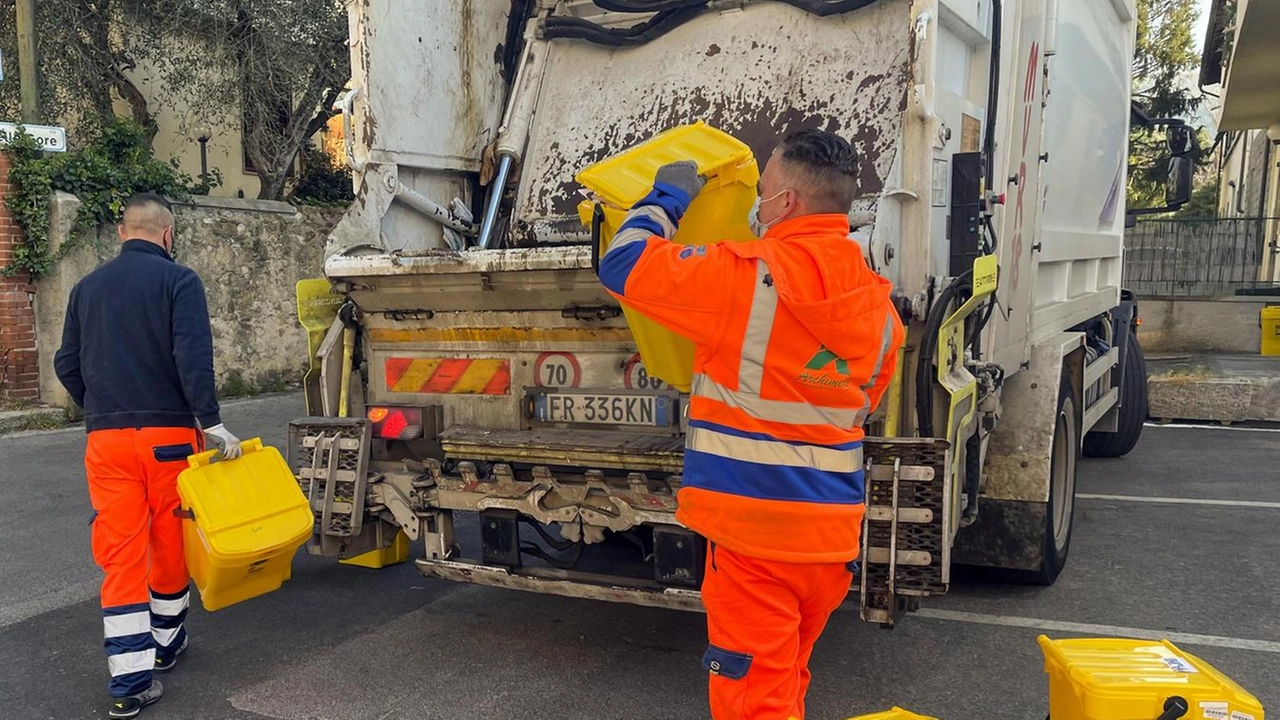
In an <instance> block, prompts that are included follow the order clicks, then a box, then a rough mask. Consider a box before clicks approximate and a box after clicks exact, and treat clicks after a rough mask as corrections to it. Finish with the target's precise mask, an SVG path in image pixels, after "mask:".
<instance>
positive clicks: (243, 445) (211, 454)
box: [187, 437, 262, 468]
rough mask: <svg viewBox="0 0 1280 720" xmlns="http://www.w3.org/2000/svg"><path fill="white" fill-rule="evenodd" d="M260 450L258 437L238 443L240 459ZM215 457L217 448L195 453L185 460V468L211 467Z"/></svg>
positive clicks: (260, 442) (260, 443) (260, 439)
mask: <svg viewBox="0 0 1280 720" xmlns="http://www.w3.org/2000/svg"><path fill="white" fill-rule="evenodd" d="M260 450H262V438H260V437H256V438H249V439H248V440H242V441H240V456H241V457H244V456H245V455H248V454H249V453H256V452H258V451H260ZM217 455H218V449H217V448H214V449H213V450H205V451H204V452H202V453H196V454H195V455H192V456H190V457H188V458H187V467H191V468H201V467H206V466H208V465H212V464H213V459H214V458H215V457H217Z"/></svg>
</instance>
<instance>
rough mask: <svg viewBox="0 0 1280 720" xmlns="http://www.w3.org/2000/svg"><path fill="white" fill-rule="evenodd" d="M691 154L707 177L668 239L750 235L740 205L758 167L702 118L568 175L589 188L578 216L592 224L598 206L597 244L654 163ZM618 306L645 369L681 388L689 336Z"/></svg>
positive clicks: (745, 207)
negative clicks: (600, 214)
mask: <svg viewBox="0 0 1280 720" xmlns="http://www.w3.org/2000/svg"><path fill="white" fill-rule="evenodd" d="M678 160H692V161H694V162H695V163H697V164H698V173H699V174H700V175H702V176H703V177H704V178H706V180H707V184H706V185H705V186H704V187H703V188H702V192H700V193H699V194H698V197H697V198H695V199H694V201H693V202H692V203H691V204H690V205H689V208H688V210H687V211H686V212H685V215H684V218H683V219H682V220H681V222H680V226H679V228H678V229H677V231H676V236H675V238H673V239H674V241H675V242H678V243H682V244H685V245H709V244H711V243H715V242H719V241H721V240H738V241H742V240H754V239H756V238H755V236H754V235H752V234H751V226H750V224H749V223H748V222H747V212H748V211H749V210H750V209H751V205H752V203H754V202H755V199H756V183H757V182H758V181H759V180H760V171H759V169H758V168H757V166H756V160H755V156H754V155H753V154H752V153H751V148H749V147H747V145H746V144H745V143H743V142H742V141H740V140H738V139H737V138H735V137H733V136H732V135H730V134H728V133H726V132H723V131H721V130H717V129H715V128H713V127H711V126H710V125H707V124H706V123H704V122H702V121H698V122H696V123H694V124H692V125H683V126H681V127H677V128H673V129H671V130H668V131H666V132H664V133H661V134H659V135H656V136H654V137H653V138H652V139H650V140H647V141H645V142H642V143H640V144H639V145H636V146H635V147H632V148H631V149H629V150H626V151H624V152H622V153H619V154H617V155H614V156H613V157H610V158H607V159H605V160H602V161H600V162H598V163H596V164H594V165H591V166H590V167H587V168H585V169H583V170H582V171H581V172H579V173H578V174H577V176H576V177H575V179H576V180H577V181H578V182H579V183H580V184H581V185H582V186H583V187H585V188H587V189H588V190H589V191H591V193H592V194H593V195H594V199H593V200H584V201H583V202H582V203H581V204H579V205H578V215H579V217H580V218H581V219H582V223H583V224H584V225H586V226H587V227H591V225H592V221H593V216H594V211H595V205H596V204H597V203H599V204H600V205H601V207H602V209H603V211H604V219H603V222H602V223H601V227H600V246H601V247H600V251H601V253H603V252H604V251H605V250H606V249H608V247H609V242H610V241H611V240H612V239H613V236H614V233H616V232H617V231H618V227H619V226H620V225H622V221H623V219H625V217H626V214H627V211H628V210H630V209H631V206H632V205H634V204H635V203H636V202H638V201H640V200H641V199H642V198H644V196H645V195H648V194H649V191H650V190H651V189H652V188H653V178H654V176H655V175H657V173H658V168H660V167H662V166H663V165H666V164H667V163H672V162H676V161H678ZM622 311H623V313H624V314H625V316H626V319H627V324H628V325H630V326H631V334H632V335H633V336H634V337H635V340H636V347H637V349H638V350H639V351H640V357H641V359H643V360H644V365H645V371H646V372H648V374H649V375H651V376H654V377H657V378H658V379H660V380H663V381H665V382H667V383H668V384H670V385H673V386H675V387H677V388H679V389H680V390H683V391H685V392H688V390H689V386H690V384H691V383H692V381H693V343H691V342H690V341H689V340H688V339H686V338H683V337H680V336H679V335H677V334H675V333H673V332H671V331H670V330H668V329H666V328H664V327H662V326H661V325H658V324H657V323H655V322H653V321H652V320H649V319H648V318H646V317H644V316H643V315H641V314H639V313H638V312H636V311H634V310H632V309H631V308H630V307H628V306H627V304H626V303H625V302H624V303H623V305H622Z"/></svg>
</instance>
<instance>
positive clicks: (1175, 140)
mask: <svg viewBox="0 0 1280 720" xmlns="http://www.w3.org/2000/svg"><path fill="white" fill-rule="evenodd" d="M1165 141H1166V143H1167V144H1168V146H1169V154H1170V155H1172V156H1174V157H1177V156H1179V155H1186V154H1187V153H1189V152H1191V151H1192V149H1194V148H1195V136H1194V135H1193V134H1192V132H1191V128H1190V126H1187V125H1170V126H1169V129H1168V131H1167V133H1166V135H1165Z"/></svg>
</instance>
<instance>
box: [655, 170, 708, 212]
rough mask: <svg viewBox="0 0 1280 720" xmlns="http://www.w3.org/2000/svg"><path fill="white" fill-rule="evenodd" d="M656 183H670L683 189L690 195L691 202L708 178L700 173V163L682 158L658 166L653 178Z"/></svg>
mask: <svg viewBox="0 0 1280 720" xmlns="http://www.w3.org/2000/svg"><path fill="white" fill-rule="evenodd" d="M653 182H654V184H655V185H656V184H658V183H662V184H664V185H670V186H672V187H674V188H678V189H680V190H683V191H684V193H685V194H686V195H688V196H689V200H690V202H692V201H693V199H694V198H696V197H698V193H699V192H700V191H701V190H702V186H703V185H705V184H706V182H707V181H706V180H703V179H702V176H701V175H699V174H698V164H697V163H695V162H694V161H692V160H680V161H679V162H673V163H667V164H666V165H663V166H662V167H660V168H658V175H657V177H655V178H654V179H653Z"/></svg>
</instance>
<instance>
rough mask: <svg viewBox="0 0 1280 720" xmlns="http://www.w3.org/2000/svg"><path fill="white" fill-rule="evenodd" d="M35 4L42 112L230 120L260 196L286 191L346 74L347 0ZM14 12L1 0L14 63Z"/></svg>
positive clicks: (213, 122) (3, 35)
mask: <svg viewBox="0 0 1280 720" xmlns="http://www.w3.org/2000/svg"><path fill="white" fill-rule="evenodd" d="M37 9H38V12H37V23H38V28H37V34H38V36H39V38H40V52H41V63H40V65H41V77H42V85H43V87H42V96H43V97H44V98H45V100H46V103H45V107H46V108H47V111H46V113H45V115H46V117H47V118H48V119H50V120H54V119H57V120H59V121H62V122H67V123H69V124H73V125H74V124H76V123H77V122H80V121H83V120H88V121H94V120H97V119H101V118H104V117H111V116H112V115H114V114H115V113H116V108H117V103H118V101H124V106H125V107H127V108H128V110H127V114H128V115H129V116H131V117H132V118H133V119H134V120H135V121H137V122H138V124H140V125H141V126H142V127H143V128H145V129H146V130H147V133H148V139H150V138H152V137H154V135H155V133H156V130H157V126H156V119H155V118H156V113H157V111H158V109H159V108H160V107H164V108H166V109H167V110H169V111H172V112H177V113H178V115H179V119H180V122H182V123H183V124H184V125H187V126H191V125H196V124H199V125H210V126H225V125H230V127H229V128H227V129H230V130H232V131H233V132H239V133H243V138H244V147H245V152H246V154H247V156H248V158H249V160H250V161H251V162H252V163H253V165H254V167H255V168H256V170H257V172H258V175H259V178H260V180H261V183H262V185H261V190H260V192H259V194H258V197H260V198H266V199H280V198H282V197H284V194H285V185H286V183H287V181H288V179H289V176H290V169H291V168H292V167H293V165H294V161H295V159H296V158H297V156H298V152H299V150H300V149H301V148H302V147H303V146H304V145H305V144H306V143H307V142H308V141H309V140H310V139H311V138H312V137H314V136H315V134H316V132H318V131H319V130H320V129H321V128H323V127H324V125H325V123H326V122H327V120H328V118H329V116H330V111H329V110H328V108H330V107H331V106H332V104H333V101H334V99H335V98H336V97H337V95H338V93H339V92H340V91H341V90H342V88H343V86H344V84H345V83H346V81H347V78H348V77H349V76H350V69H349V67H350V58H349V54H348V49H347V16H346V10H345V4H344V3H343V1H342V0H55V1H51V2H41V3H38V4H37ZM13 17H14V2H13V0H0V49H3V50H4V51H5V55H6V57H9V58H12V57H14V54H13V47H14V45H15V44H16V41H15V39H14V38H13V26H14V23H13V22H11V21H10V19H11V18H13ZM15 85H16V83H3V84H0V113H3V114H5V115H9V114H10V112H9V111H10V110H16V108H17V92H16V88H15V87H14V86H15ZM143 88H146V89H147V90H148V91H149V92H147V93H144V92H143ZM13 115H14V116H16V112H15V113H13Z"/></svg>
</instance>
